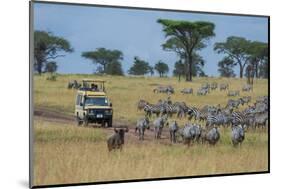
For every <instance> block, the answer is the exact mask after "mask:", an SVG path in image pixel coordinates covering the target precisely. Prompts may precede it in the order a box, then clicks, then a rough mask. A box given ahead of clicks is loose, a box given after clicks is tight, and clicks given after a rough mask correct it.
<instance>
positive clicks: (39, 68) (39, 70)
mask: <svg viewBox="0 0 281 189" xmlns="http://www.w3.org/2000/svg"><path fill="white" fill-rule="evenodd" d="M36 69H37V72H38V74H39V75H41V73H42V62H37V68H36Z"/></svg>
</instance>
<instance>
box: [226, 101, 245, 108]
mask: <svg viewBox="0 0 281 189" xmlns="http://www.w3.org/2000/svg"><path fill="white" fill-rule="evenodd" d="M243 103H244V102H242V100H241V99H237V100H233V99H229V100H228V102H227V105H226V107H230V108H238V107H239V105H240V104H242V105H243Z"/></svg>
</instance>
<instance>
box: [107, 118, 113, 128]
mask: <svg viewBox="0 0 281 189" xmlns="http://www.w3.org/2000/svg"><path fill="white" fill-rule="evenodd" d="M107 127H112V119H110V120H109V121H108V122H107Z"/></svg>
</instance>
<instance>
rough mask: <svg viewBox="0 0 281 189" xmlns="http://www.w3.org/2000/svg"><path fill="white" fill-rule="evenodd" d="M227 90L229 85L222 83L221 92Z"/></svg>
mask: <svg viewBox="0 0 281 189" xmlns="http://www.w3.org/2000/svg"><path fill="white" fill-rule="evenodd" d="M226 89H229V85H228V83H221V84H220V91H225V90H226Z"/></svg>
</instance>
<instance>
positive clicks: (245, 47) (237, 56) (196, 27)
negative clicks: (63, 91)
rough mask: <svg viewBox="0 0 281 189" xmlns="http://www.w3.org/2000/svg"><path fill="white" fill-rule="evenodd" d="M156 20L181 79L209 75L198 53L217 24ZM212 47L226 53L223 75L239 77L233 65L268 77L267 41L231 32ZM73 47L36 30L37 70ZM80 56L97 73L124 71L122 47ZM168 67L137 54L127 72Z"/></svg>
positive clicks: (50, 66) (162, 72)
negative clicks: (88, 62) (90, 62)
mask: <svg viewBox="0 0 281 189" xmlns="http://www.w3.org/2000/svg"><path fill="white" fill-rule="evenodd" d="M157 22H158V23H159V24H161V25H162V26H163V32H164V34H165V37H166V41H165V42H164V43H163V44H162V48H163V50H164V51H170V52H174V53H176V55H177V57H178V60H176V61H175V63H174V68H173V70H172V73H173V75H174V76H177V77H178V79H179V80H181V78H182V77H184V78H185V81H192V77H196V76H199V77H205V76H207V75H206V74H205V72H204V70H203V67H204V65H205V63H206V61H205V60H204V59H203V57H202V56H200V54H199V53H200V51H201V50H202V49H204V48H205V47H206V46H207V45H208V41H209V40H210V39H211V38H213V37H214V36H215V33H214V30H215V24H213V23H211V22H203V21H198V22H191V21H180V20H167V19H158V20H157ZM213 48H214V51H215V52H216V53H218V54H222V55H224V57H223V58H222V60H220V61H219V62H218V63H217V65H218V72H219V74H220V76H222V77H236V74H235V72H234V69H235V68H236V67H238V68H239V77H240V78H243V76H246V77H248V76H253V77H256V78H268V66H269V65H268V44H267V43H263V42H259V41H251V40H247V39H245V38H243V37H237V36H230V37H228V38H227V39H226V41H223V42H217V43H215V45H214V47H213ZM73 51H74V49H73V48H72V47H71V44H70V43H69V41H67V40H66V39H64V38H62V37H58V36H55V35H53V34H52V33H51V32H45V31H35V32H34V70H35V71H36V72H37V73H39V74H41V73H44V72H51V73H53V72H56V70H57V68H58V65H57V63H56V62H55V59H56V58H58V57H63V56H65V54H66V53H71V52H73ZM81 56H82V57H83V58H86V59H89V60H91V61H92V63H93V64H95V65H96V70H95V72H96V73H99V74H109V75H124V70H123V68H122V61H123V60H124V55H123V52H122V51H120V50H117V49H113V50H112V49H106V48H103V47H101V48H97V49H95V50H93V51H85V52H82V54H81ZM169 71H170V69H169V66H168V64H167V63H165V62H163V61H162V60H159V61H158V62H156V63H155V64H154V66H152V65H150V64H149V63H148V62H147V61H145V60H143V59H142V58H140V57H138V56H135V57H134V59H133V62H132V66H131V67H130V68H129V70H128V71H127V73H128V74H130V75H154V74H155V73H157V74H158V75H159V77H166V76H167V75H168V73H169Z"/></svg>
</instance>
